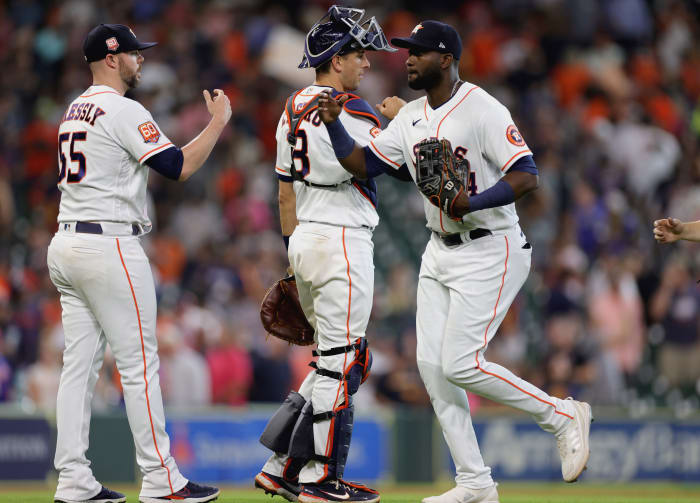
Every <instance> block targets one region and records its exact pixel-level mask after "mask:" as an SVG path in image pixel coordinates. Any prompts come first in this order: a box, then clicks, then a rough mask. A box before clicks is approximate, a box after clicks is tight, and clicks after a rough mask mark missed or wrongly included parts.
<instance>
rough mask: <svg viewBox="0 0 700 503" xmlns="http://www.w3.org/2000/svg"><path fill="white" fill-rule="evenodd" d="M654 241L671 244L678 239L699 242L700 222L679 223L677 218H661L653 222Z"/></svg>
mask: <svg viewBox="0 0 700 503" xmlns="http://www.w3.org/2000/svg"><path fill="white" fill-rule="evenodd" d="M654 239H656V240H657V241H658V242H659V243H673V242H674V241H678V240H679V239H685V240H686V241H695V242H699V241H700V220H698V221H696V222H681V221H680V220H678V219H677V218H671V217H668V218H662V219H661V220H656V221H654Z"/></svg>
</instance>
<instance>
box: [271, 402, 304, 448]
mask: <svg viewBox="0 0 700 503" xmlns="http://www.w3.org/2000/svg"><path fill="white" fill-rule="evenodd" d="M305 403H306V400H305V399H304V397H303V396H301V395H300V394H299V393H297V392H296V391H292V392H291V393H289V396H288V397H287V398H286V399H285V400H284V402H282V405H281V406H280V408H279V409H277V411H276V412H275V413H274V414H273V415H272V417H271V418H270V420H269V421H268V423H267V426H265V430H264V431H263V432H262V435H260V443H261V444H263V445H264V446H265V447H267V448H268V449H270V450H272V451H274V452H279V453H283V454H286V453H287V451H288V450H289V442H290V440H291V438H292V432H293V430H294V426H295V425H296V423H297V420H298V418H299V415H300V414H301V411H302V408H303V407H304V404H305Z"/></svg>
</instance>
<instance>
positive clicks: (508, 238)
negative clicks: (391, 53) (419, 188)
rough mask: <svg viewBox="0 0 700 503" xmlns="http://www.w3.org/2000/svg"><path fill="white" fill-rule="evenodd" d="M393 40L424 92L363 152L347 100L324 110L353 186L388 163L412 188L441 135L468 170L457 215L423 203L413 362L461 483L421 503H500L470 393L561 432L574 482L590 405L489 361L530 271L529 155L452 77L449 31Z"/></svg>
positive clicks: (488, 103) (452, 34) (503, 114)
mask: <svg viewBox="0 0 700 503" xmlns="http://www.w3.org/2000/svg"><path fill="white" fill-rule="evenodd" d="M392 43H393V44H394V45H396V46H398V47H405V48H408V50H409V52H408V54H409V56H408V59H407V60H406V67H407V70H408V84H409V86H410V87H411V88H412V89H424V90H425V91H426V94H427V96H424V97H422V98H419V99H417V100H415V101H412V102H410V103H408V104H407V105H406V106H405V107H403V108H402V109H401V111H400V112H399V113H398V115H397V116H396V118H395V119H394V120H393V121H392V122H391V123H390V124H389V126H388V127H387V128H386V129H385V130H384V131H382V132H381V133H380V134H379V135H378V136H377V137H376V138H374V139H373V140H372V141H371V142H370V144H369V146H366V147H364V148H361V147H360V146H358V145H356V144H355V142H354V141H353V140H352V138H350V136H348V134H347V132H346V131H345V130H344V129H343V124H342V123H341V122H340V121H338V120H336V117H337V116H338V111H339V109H340V107H341V104H342V99H336V98H334V97H332V96H330V95H324V96H323V97H321V98H320V100H319V101H320V104H319V114H320V115H321V119H322V120H323V122H324V123H326V128H327V130H328V132H329V135H330V138H331V141H332V143H333V148H334V151H335V153H336V156H337V157H338V159H339V160H340V162H341V164H342V165H343V167H345V169H347V170H348V171H349V172H350V173H352V174H353V175H354V176H356V177H358V178H365V177H368V176H369V177H371V176H374V174H375V173H377V172H379V171H380V170H382V169H384V168H385V167H387V166H389V167H393V168H394V169H399V168H401V167H404V166H407V167H408V169H409V171H410V173H411V175H412V176H413V178H414V180H415V165H416V164H415V163H416V157H415V155H416V154H415V148H416V146H417V145H418V144H419V143H420V142H421V141H423V140H425V139H427V138H438V139H443V138H446V139H448V140H449V141H450V143H451V145H452V148H453V149H454V153H455V155H456V156H457V157H459V158H462V159H466V160H467V161H468V163H469V165H470V167H471V176H470V179H469V180H467V181H466V182H467V188H468V195H467V194H462V195H461V196H460V198H459V199H458V200H457V202H456V203H455V204H456V205H457V206H458V207H459V208H460V213H459V214H460V215H463V216H462V218H456V219H454V218H450V217H449V216H447V215H446V214H444V213H443V212H442V211H440V209H439V208H438V207H436V206H434V205H433V204H432V203H431V202H430V201H429V200H428V199H427V198H425V197H424V207H425V214H426V218H427V226H428V228H429V229H430V230H431V231H432V232H431V238H430V241H429V242H428V245H427V247H426V249H425V253H424V254H423V259H422V265H421V270H420V276H419V282H418V298H417V315H416V332H417V337H418V347H417V360H418V368H419V370H420V374H421V377H422V378H423V382H424V383H425V386H426V388H427V390H428V393H429V395H430V399H431V402H432V404H433V409H434V410H435V414H436V415H437V417H438V420H439V422H440V426H441V427H442V431H443V435H444V437H445V440H446V441H447V445H448V447H449V449H450V453H451V454H452V459H453V460H454V463H455V466H456V468H457V476H456V483H457V486H456V487H455V488H453V489H451V490H449V491H447V492H446V493H444V494H442V495H439V496H433V497H429V498H426V499H424V500H423V501H424V503H463V502H470V503H477V502H488V503H493V502H497V501H498V492H497V490H496V485H495V484H494V481H493V479H492V478H491V470H490V469H489V468H488V467H487V466H485V465H484V461H483V459H482V457H481V454H480V452H479V447H478V445H477V441H476V436H475V434H474V429H473V426H472V422H471V417H470V414H469V404H468V402H467V396H466V394H465V392H464V391H465V390H467V391H471V392H473V393H477V394H479V395H482V396H485V397H487V398H489V399H491V400H494V401H496V402H499V403H502V404H507V405H510V406H512V407H515V408H517V409H519V410H522V411H525V412H528V413H529V414H531V415H532V417H533V418H534V419H535V421H537V423H538V424H539V425H540V427H542V428H543V429H544V430H545V431H548V432H550V433H553V434H554V435H556V437H557V444H558V447H559V453H560V456H561V460H562V475H563V478H564V480H566V481H567V482H573V481H574V480H576V479H577V478H578V476H579V475H580V474H581V472H582V471H583V469H584V468H585V466H586V462H587V461H588V454H589V449H588V435H589V426H590V422H591V409H590V406H589V405H588V404H586V403H581V402H577V401H575V400H570V399H569V400H562V399H559V398H556V397H553V396H549V395H548V394H547V393H545V392H544V391H542V390H540V389H538V388H536V387H535V386H533V385H532V384H530V383H528V382H526V381H524V380H522V379H520V378H519V377H517V376H515V375H513V374H512V373H511V372H510V371H509V370H507V369H505V368H503V367H501V366H500V365H497V364H494V363H490V362H487V361H486V360H485V359H484V351H485V350H486V347H487V346H488V343H489V341H490V340H491V338H492V337H493V336H494V334H495V333H496V330H497V329H498V326H499V325H500V324H501V321H502V320H503V317H504V316H505V314H506V312H507V310H508V307H509V306H510V304H511V303H512V302H513V299H514V298H515V296H516V294H517V293H518V291H519V290H520V288H521V287H522V285H523V283H524V282H525V279H526V278H527V275H528V272H529V270H530V254H531V251H532V247H531V245H530V243H528V241H527V239H526V238H525V236H524V234H523V232H522V231H521V230H520V227H519V225H518V215H517V213H516V211H515V205H514V204H513V202H514V201H515V200H516V199H517V198H519V197H521V196H522V195H524V194H526V193H527V192H530V191H531V190H534V189H535V188H536V187H537V168H536V166H535V163H534V161H533V159H532V152H531V151H530V149H529V148H528V147H527V144H526V143H525V141H524V139H523V138H522V136H521V135H520V133H519V131H518V129H517V127H516V126H515V124H514V123H513V120H512V118H511V116H510V113H509V112H508V110H507V109H506V108H505V107H504V106H503V105H501V104H500V103H499V102H498V101H497V100H496V99H494V98H493V97H492V96H490V95H489V94H488V93H487V92H486V91H484V90H483V89H480V88H479V87H478V86H476V85H474V84H470V83H469V82H463V81H461V80H460V79H459V76H458V60H459V57H460V55H461V51H462V41H461V40H460V37H459V35H458V34H457V32H456V31H455V30H454V28H452V27H451V26H449V25H446V24H444V23H441V22H438V21H423V22H421V23H420V24H419V25H417V26H416V27H415V28H414V30H413V32H412V33H411V36H410V37H406V38H394V39H392Z"/></svg>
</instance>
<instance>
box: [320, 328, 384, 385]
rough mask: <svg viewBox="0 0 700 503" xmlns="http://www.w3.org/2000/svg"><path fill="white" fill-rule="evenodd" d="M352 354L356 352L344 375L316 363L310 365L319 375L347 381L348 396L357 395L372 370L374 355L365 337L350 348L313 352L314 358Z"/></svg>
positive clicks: (360, 338) (342, 347)
mask: <svg viewBox="0 0 700 503" xmlns="http://www.w3.org/2000/svg"><path fill="white" fill-rule="evenodd" d="M350 352H354V356H355V358H353V360H352V362H350V365H348V366H347V368H346V369H345V373H344V374H342V373H340V372H334V371H332V370H327V369H324V368H322V367H319V366H318V365H317V364H316V363H315V362H311V363H309V366H310V367H313V368H315V369H316V373H317V374H318V375H322V376H326V377H330V378H333V379H337V380H339V381H345V390H346V394H347V395H348V396H349V395H354V394H355V393H357V390H358V389H360V384H362V383H364V382H365V381H366V380H367V378H368V377H369V374H370V369H371V368H372V353H371V351H370V350H369V344H368V343H367V340H366V339H365V338H364V337H359V338H358V339H357V340H356V341H355V343H354V344H351V345H349V346H341V347H337V348H333V349H328V350H325V351H321V350H314V351H313V355H314V356H333V355H338V354H342V353H350Z"/></svg>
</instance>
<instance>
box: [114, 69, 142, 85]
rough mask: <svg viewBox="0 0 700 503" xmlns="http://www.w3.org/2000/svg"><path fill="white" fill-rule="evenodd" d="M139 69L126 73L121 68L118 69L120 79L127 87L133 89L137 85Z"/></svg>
mask: <svg viewBox="0 0 700 503" xmlns="http://www.w3.org/2000/svg"><path fill="white" fill-rule="evenodd" d="M138 75H139V71H138V70H135V71H134V72H133V73H127V72H125V71H124V70H123V69H122V68H120V69H119V76H120V77H121V79H122V81H123V82H124V83H125V84H126V85H127V86H128V87H129V89H133V88H135V87H136V86H138V85H139V76H138Z"/></svg>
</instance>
